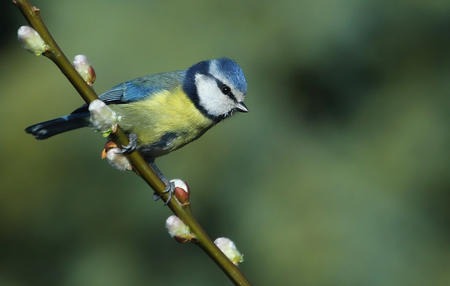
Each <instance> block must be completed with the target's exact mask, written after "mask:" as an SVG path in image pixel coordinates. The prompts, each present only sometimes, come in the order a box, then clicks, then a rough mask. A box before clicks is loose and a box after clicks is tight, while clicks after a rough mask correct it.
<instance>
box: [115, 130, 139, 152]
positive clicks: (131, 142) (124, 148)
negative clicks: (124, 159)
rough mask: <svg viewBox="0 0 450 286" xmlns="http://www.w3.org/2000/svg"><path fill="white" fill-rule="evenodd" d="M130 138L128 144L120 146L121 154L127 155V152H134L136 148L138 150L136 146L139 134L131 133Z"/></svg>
mask: <svg viewBox="0 0 450 286" xmlns="http://www.w3.org/2000/svg"><path fill="white" fill-rule="evenodd" d="M128 140H129V143H128V145H125V146H122V147H121V148H120V151H119V153H120V154H125V155H127V154H130V153H131V152H133V151H134V150H136V147H137V135H136V134H134V133H130V134H129V135H128Z"/></svg>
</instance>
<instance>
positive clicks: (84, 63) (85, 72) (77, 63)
mask: <svg viewBox="0 0 450 286" xmlns="http://www.w3.org/2000/svg"><path fill="white" fill-rule="evenodd" d="M73 66H74V68H75V69H76V70H77V72H78V73H79V74H80V75H81V77H82V78H83V79H84V81H85V82H86V83H87V84H88V85H92V84H94V81H95V71H94V68H93V67H92V66H91V64H90V63H89V61H88V59H87V57H86V56H85V55H76V56H75V58H74V60H73Z"/></svg>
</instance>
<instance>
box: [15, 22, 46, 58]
mask: <svg viewBox="0 0 450 286" xmlns="http://www.w3.org/2000/svg"><path fill="white" fill-rule="evenodd" d="M17 37H18V38H19V41H20V42H21V43H22V46H23V47H24V48H25V49H26V50H27V51H29V52H31V53H33V54H35V55H36V56H40V55H42V53H43V52H45V51H47V50H48V46H47V44H46V43H45V42H44V40H43V39H42V38H41V36H40V35H39V33H38V32H36V30H35V29H33V28H31V27H30V26H21V27H20V28H19V30H17Z"/></svg>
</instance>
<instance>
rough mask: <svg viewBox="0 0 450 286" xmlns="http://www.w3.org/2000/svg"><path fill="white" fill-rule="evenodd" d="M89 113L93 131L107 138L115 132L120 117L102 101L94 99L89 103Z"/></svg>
mask: <svg viewBox="0 0 450 286" xmlns="http://www.w3.org/2000/svg"><path fill="white" fill-rule="evenodd" d="M89 112H90V113H91V118H90V120H91V123H92V125H93V126H94V128H95V129H97V130H98V131H100V132H102V133H103V136H105V137H107V136H109V135H110V134H111V133H113V132H114V131H115V130H116V128H117V123H118V122H119V121H120V116H118V115H117V114H116V113H115V112H114V111H113V110H112V109H111V108H109V107H108V106H107V105H106V104H105V103H104V102H103V101H101V100H100V99H96V100H94V101H93V102H91V104H89Z"/></svg>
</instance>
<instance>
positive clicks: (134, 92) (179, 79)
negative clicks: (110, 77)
mask: <svg viewBox="0 0 450 286" xmlns="http://www.w3.org/2000/svg"><path fill="white" fill-rule="evenodd" d="M185 73H186V72H185V71H174V72H167V73H160V74H153V75H147V76H143V77H140V78H137V79H134V80H131V81H127V82H124V83H121V84H118V85H116V86H114V87H113V88H111V89H110V90H108V91H107V92H105V93H103V94H102V95H100V96H99V98H100V99H101V100H102V101H104V102H105V103H106V104H121V103H128V102H133V101H138V100H141V99H144V98H147V97H148V96H151V95H153V94H156V93H158V92H160V91H163V90H171V89H173V88H175V87H177V86H179V85H181V84H182V83H183V79H184V76H185Z"/></svg>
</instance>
